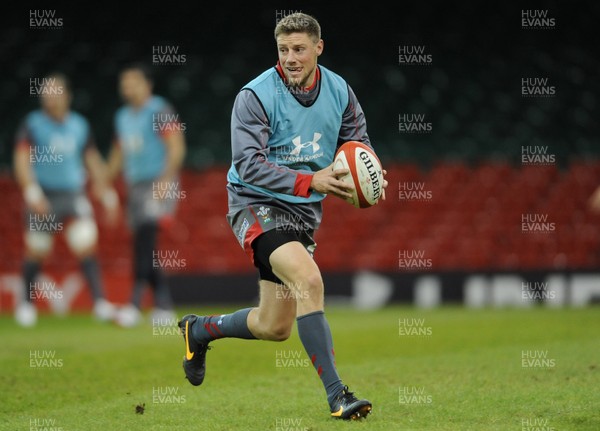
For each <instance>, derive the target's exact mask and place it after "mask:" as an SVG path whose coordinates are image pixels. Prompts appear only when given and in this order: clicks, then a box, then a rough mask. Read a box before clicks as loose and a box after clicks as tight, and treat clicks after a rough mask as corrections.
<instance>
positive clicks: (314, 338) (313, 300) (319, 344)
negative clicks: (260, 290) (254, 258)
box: [269, 235, 372, 419]
mask: <svg viewBox="0 0 600 431" xmlns="http://www.w3.org/2000/svg"><path fill="white" fill-rule="evenodd" d="M301 236H302V235H301ZM311 240H312V238H310V239H308V241H311ZM304 242H305V243H306V242H307V238H304ZM269 260H270V263H271V267H272V270H273V273H274V274H275V275H276V276H277V277H278V278H279V279H281V280H282V281H283V282H284V283H285V284H286V285H287V286H288V287H291V288H294V289H295V290H297V291H298V294H297V298H296V301H297V318H296V323H297V326H298V335H299V336H300V340H301V341H302V344H303V345H304V348H305V350H306V352H307V353H308V356H309V358H310V359H311V361H312V363H313V366H314V367H315V370H316V371H317V373H318V374H319V377H320V378H321V381H322V383H323V386H324V388H325V391H326V393H327V401H328V402H329V406H330V410H331V416H332V417H335V418H340V419H359V418H363V417H365V416H366V415H368V414H369V413H370V412H371V408H372V406H371V403H370V402H369V401H367V400H360V399H358V398H356V397H355V396H354V394H353V393H352V392H350V391H349V390H348V387H347V386H345V385H344V384H343V383H342V380H341V379H340V377H339V375H338V372H337V369H336V365H335V352H334V349H333V338H332V335H331V330H330V327H329V323H328V322H327V319H326V317H325V312H324V286H323V279H322V277H321V272H320V271H319V268H318V266H317V264H316V263H315V261H314V260H313V258H312V256H311V255H310V254H309V252H308V251H307V248H306V244H302V243H300V242H298V241H294V242H288V243H286V244H283V245H282V246H281V247H279V248H277V249H276V250H275V251H273V253H272V254H271V256H270V259H269Z"/></svg>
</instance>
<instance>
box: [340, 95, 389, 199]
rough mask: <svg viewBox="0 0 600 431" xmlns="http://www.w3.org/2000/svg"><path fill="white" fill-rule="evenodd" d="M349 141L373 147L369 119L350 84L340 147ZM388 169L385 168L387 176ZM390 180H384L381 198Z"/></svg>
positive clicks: (384, 172) (343, 117) (341, 129)
mask: <svg viewBox="0 0 600 431" xmlns="http://www.w3.org/2000/svg"><path fill="white" fill-rule="evenodd" d="M347 141H359V142H362V143H363V144H366V145H368V146H369V147H371V148H373V145H372V144H371V139H370V138H369V135H368V133H367V120H366V118H365V113H364V111H363V109H362V107H361V106H360V103H359V102H358V98H357V97H356V94H354V91H353V90H352V88H351V87H350V86H348V106H347V107H346V110H345V111H344V114H343V115H342V125H341V126H340V133H339V135H338V147H339V146H340V145H342V144H343V143H344V142H347ZM386 174H387V171H385V170H383V175H384V176H385V175H386ZM387 186H388V182H387V181H386V180H385V179H384V180H383V192H382V194H381V199H382V200H385V188H386V187H387Z"/></svg>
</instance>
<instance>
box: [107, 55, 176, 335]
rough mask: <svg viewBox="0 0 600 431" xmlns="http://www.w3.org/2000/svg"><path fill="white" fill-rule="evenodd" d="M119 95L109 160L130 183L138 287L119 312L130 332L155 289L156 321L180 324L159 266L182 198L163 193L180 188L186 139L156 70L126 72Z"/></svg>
mask: <svg viewBox="0 0 600 431" xmlns="http://www.w3.org/2000/svg"><path fill="white" fill-rule="evenodd" d="M119 86H120V87H119V90H120V94H121V97H122V98H123V100H124V101H125V106H123V107H121V108H120V109H119V110H118V111H117V113H116V116H115V141H114V144H113V148H112V151H111V154H110V157H109V167H110V168H109V169H110V172H111V178H112V179H113V180H114V179H115V178H116V177H117V175H118V173H119V172H120V171H121V170H123V172H124V177H125V182H126V183H127V196H128V197H127V199H128V220H129V226H130V227H131V229H132V231H133V255H134V257H133V274H134V285H133V291H132V295H131V300H130V303H129V304H128V305H126V306H125V307H123V308H121V309H120V310H119V311H118V312H117V318H116V322H117V323H118V324H119V325H121V326H124V327H129V326H134V325H137V324H139V323H140V320H141V317H142V315H141V305H142V304H141V302H142V296H143V292H144V288H145V287H146V286H147V285H149V286H150V287H151V288H152V290H153V301H154V305H155V307H154V310H153V312H152V319H153V321H165V322H166V321H168V320H169V319H171V320H173V319H175V316H176V315H175V313H174V311H173V304H172V300H171V294H170V291H169V288H168V285H167V282H166V278H165V275H164V273H163V269H162V268H160V267H157V266H156V265H155V264H154V263H155V261H154V259H153V256H154V255H153V253H154V252H156V251H157V242H158V236H159V232H160V229H161V227H164V226H165V225H166V224H168V223H169V222H170V221H172V220H173V216H174V213H175V210H176V206H177V205H176V204H177V199H176V198H173V197H172V196H168V193H157V192H161V191H173V190H175V189H177V188H178V187H179V174H180V170H181V167H182V164H183V160H184V157H185V150H186V144H185V138H184V135H183V129H182V127H180V123H179V122H178V121H177V120H176V118H177V117H178V116H177V115H176V114H175V112H174V111H173V108H172V107H171V106H170V105H169V103H167V101H166V100H165V99H164V98H162V97H160V96H156V95H153V82H152V77H151V75H150V71H149V70H148V69H147V68H146V66H144V65H143V64H134V65H131V66H128V67H126V68H124V69H123V70H122V71H121V73H120V76H119Z"/></svg>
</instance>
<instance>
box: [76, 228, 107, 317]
mask: <svg viewBox="0 0 600 431" xmlns="http://www.w3.org/2000/svg"><path fill="white" fill-rule="evenodd" d="M65 234H66V240H67V245H68V246H69V249H70V250H71V252H72V253H73V254H74V255H75V256H76V257H77V259H78V260H79V264H80V266H81V272H82V273H83V275H84V277H85V279H86V281H87V284H88V287H89V289H90V292H91V294H92V299H93V301H94V309H93V314H94V316H95V317H96V318H97V319H99V320H102V321H108V320H111V319H113V317H114V315H115V311H116V308H115V306H114V305H113V304H111V303H110V302H109V301H107V300H106V296H105V293H104V286H103V282H102V275H101V272H100V265H99V264H98V258H97V256H96V247H97V243H98V227H97V226H96V222H95V221H94V219H93V218H92V217H91V216H83V217H77V218H75V219H73V220H71V221H70V222H69V223H68V225H67V227H66V230H65Z"/></svg>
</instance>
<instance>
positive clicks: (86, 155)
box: [83, 139, 119, 219]
mask: <svg viewBox="0 0 600 431" xmlns="http://www.w3.org/2000/svg"><path fill="white" fill-rule="evenodd" d="M83 160H84V163H85V167H86V169H87V171H88V173H89V176H90V181H91V185H92V187H91V189H92V194H93V195H94V197H95V198H96V199H98V200H99V201H100V202H102V205H103V206H104V209H105V211H107V214H108V215H109V218H110V219H114V218H115V214H114V212H115V211H116V210H117V208H118V206H119V196H118V194H117V192H116V191H115V189H114V188H113V187H112V185H111V181H110V179H109V174H108V165H107V164H106V163H105V161H104V159H103V157H102V155H101V154H100V151H98V148H97V147H96V145H95V144H94V143H93V141H92V140H91V139H90V140H89V141H88V143H87V144H86V146H85V148H84V150H83Z"/></svg>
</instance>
